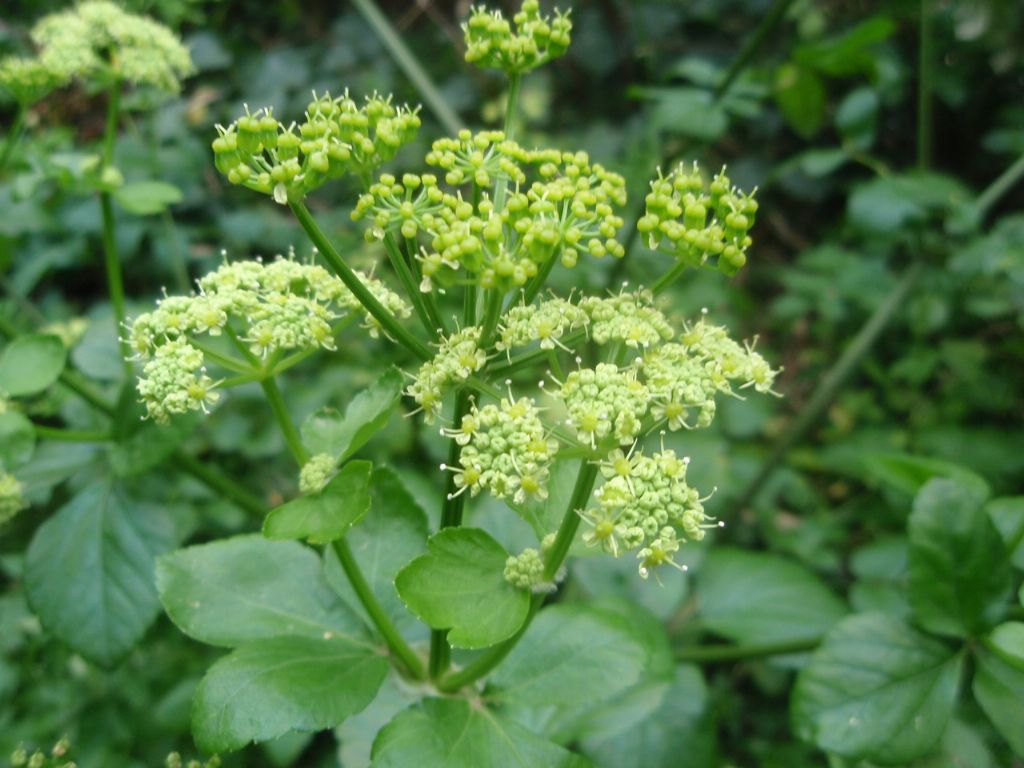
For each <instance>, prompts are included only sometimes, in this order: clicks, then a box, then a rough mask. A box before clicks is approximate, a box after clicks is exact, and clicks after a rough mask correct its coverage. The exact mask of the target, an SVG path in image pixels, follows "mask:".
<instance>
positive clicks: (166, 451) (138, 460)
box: [109, 414, 201, 477]
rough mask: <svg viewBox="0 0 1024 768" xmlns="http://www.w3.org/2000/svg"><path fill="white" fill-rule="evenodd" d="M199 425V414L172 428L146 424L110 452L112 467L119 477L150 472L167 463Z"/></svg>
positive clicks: (173, 422) (176, 421)
mask: <svg viewBox="0 0 1024 768" xmlns="http://www.w3.org/2000/svg"><path fill="white" fill-rule="evenodd" d="M200 421H201V419H200V417H199V415H198V414H188V415H186V416H179V417H176V418H174V419H172V420H171V423H170V424H156V423H154V422H152V421H147V422H145V423H143V424H141V427H140V428H139V429H136V430H134V431H133V432H132V433H131V434H130V435H127V436H126V437H125V438H124V439H123V440H121V441H119V442H118V443H116V444H115V445H114V446H113V447H112V448H111V449H110V454H109V458H110V466H111V467H112V468H113V470H114V472H115V473H117V475H118V476H120V477H131V476H133V475H141V474H144V473H146V472H149V471H150V470H152V469H154V468H155V467H158V466H160V465H161V464H163V463H164V462H165V461H167V459H168V457H169V456H170V455H171V454H172V453H174V451H175V449H176V448H178V446H180V445H181V444H182V443H183V442H185V440H187V439H188V437H189V436H190V435H191V434H192V433H193V432H195V430H196V428H197V427H198V426H199V422H200Z"/></svg>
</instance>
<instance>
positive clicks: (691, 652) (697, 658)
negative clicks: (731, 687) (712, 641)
mask: <svg viewBox="0 0 1024 768" xmlns="http://www.w3.org/2000/svg"><path fill="white" fill-rule="evenodd" d="M820 644H821V638H820V637H819V638H813V639H810V640H788V641H783V642H778V643H751V644H750V645H698V646H696V647H691V648H676V649H674V650H673V655H674V656H675V658H676V661H683V662H696V663H711V662H716V661H742V660H745V659H761V658H764V657H766V656H784V655H786V654H790V653H805V652H806V651H813V650H814V649H815V648H817V647H818V646H819V645H820Z"/></svg>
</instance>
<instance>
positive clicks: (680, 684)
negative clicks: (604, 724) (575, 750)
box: [582, 664, 718, 768]
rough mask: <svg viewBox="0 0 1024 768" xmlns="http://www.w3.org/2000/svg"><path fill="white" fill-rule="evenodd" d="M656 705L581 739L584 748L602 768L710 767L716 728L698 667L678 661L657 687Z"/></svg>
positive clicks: (713, 764)
mask: <svg viewBox="0 0 1024 768" xmlns="http://www.w3.org/2000/svg"><path fill="white" fill-rule="evenodd" d="M660 694H661V697H660V702H659V704H658V706H657V707H656V708H655V709H654V710H653V711H651V712H650V713H649V714H648V715H647V716H646V717H644V718H642V719H641V720H639V721H637V722H635V723H631V724H630V725H629V727H627V728H623V729H620V730H618V731H617V732H615V733H613V734H611V735H607V734H602V735H595V736H592V737H588V738H585V739H584V740H583V745H582V746H583V752H584V753H585V754H586V755H587V756H589V757H590V758H591V759H592V760H594V762H595V763H597V764H598V765H601V766H605V768H714V766H716V765H718V762H717V758H716V754H715V753H716V751H717V750H716V745H715V728H714V724H713V722H712V711H711V708H710V706H709V704H710V701H709V699H710V697H709V695H708V688H707V685H706V684H705V682H704V676H703V675H702V674H701V672H700V669H699V668H698V667H696V666H693V665H688V664H687V665H682V666H680V667H678V668H677V669H676V670H675V671H674V678H673V681H672V683H671V684H669V685H663V686H660Z"/></svg>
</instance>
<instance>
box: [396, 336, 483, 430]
mask: <svg viewBox="0 0 1024 768" xmlns="http://www.w3.org/2000/svg"><path fill="white" fill-rule="evenodd" d="M480 333H481V328H480V327H479V326H477V325H471V326H469V327H468V328H463V329H462V330H461V331H456V332H455V333H453V334H452V335H451V336H449V337H448V338H446V339H443V340H442V341H441V343H440V345H439V347H438V351H437V354H436V355H434V357H433V358H431V359H430V360H427V361H426V362H425V363H423V365H421V366H420V368H419V370H418V371H417V372H416V376H415V377H414V378H413V382H412V384H410V385H409V386H408V388H407V389H406V394H407V395H409V397H411V398H412V399H413V400H415V401H416V402H417V403H418V404H419V406H420V410H422V411H423V417H424V418H425V419H426V421H427V423H428V424H432V423H433V422H434V419H435V418H436V417H437V414H438V413H440V411H441V405H442V402H443V398H444V395H445V393H446V392H448V391H449V390H450V389H451V388H452V387H453V386H454V385H456V384H458V383H460V382H463V381H465V380H466V379H468V378H469V377H470V376H472V375H473V374H474V373H476V372H477V371H479V370H480V369H481V368H483V367H484V364H485V363H486V362H487V354H486V353H485V352H484V351H483V350H482V349H480V348H479V346H478V345H479V343H480Z"/></svg>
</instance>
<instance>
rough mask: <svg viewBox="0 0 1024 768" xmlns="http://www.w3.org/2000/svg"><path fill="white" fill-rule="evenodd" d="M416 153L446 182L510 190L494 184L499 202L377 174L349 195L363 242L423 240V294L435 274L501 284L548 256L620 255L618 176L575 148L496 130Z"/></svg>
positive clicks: (547, 264) (531, 271)
mask: <svg viewBox="0 0 1024 768" xmlns="http://www.w3.org/2000/svg"><path fill="white" fill-rule="evenodd" d="M426 159H427V162H428V163H429V164H431V165H434V166H436V167H438V168H439V169H440V170H442V171H444V178H445V183H446V184H448V185H449V186H452V187H460V186H462V185H465V184H470V183H471V184H474V185H475V187H476V188H477V190H478V191H479V189H480V188H481V187H483V186H486V185H487V184H490V183H498V184H506V185H507V184H511V185H512V187H511V190H509V191H508V195H507V198H506V197H505V188H501V197H502V201H503V205H502V207H501V208H500V209H499V207H498V205H496V203H497V202H498V200H497V196H496V197H495V199H494V200H492V199H491V197H490V195H489V194H488V193H486V192H483V193H480V194H478V195H474V198H477V202H476V203H473V202H470V201H468V200H466V199H464V198H463V195H462V190H459V189H456V190H455V191H453V192H445V191H443V190H441V189H439V187H438V179H437V177H436V176H434V175H432V174H428V175H424V176H413V175H406V176H404V177H403V178H402V181H401V183H399V182H398V181H397V180H396V179H395V177H394V176H391V175H390V174H385V175H383V176H381V178H380V180H379V182H378V183H376V184H374V185H373V186H371V188H370V189H369V191H368V192H367V194H365V195H364V196H363V197H362V198H361V199H360V200H359V203H358V204H357V206H356V208H355V210H354V211H353V213H352V217H353V219H356V220H360V219H370V220H372V222H373V227H372V228H371V229H370V230H369V232H368V236H369V237H370V238H371V239H380V238H383V237H384V236H385V233H387V232H400V233H401V234H402V235H403V236H404V237H406V238H408V239H412V238H414V237H417V236H418V235H419V234H421V233H422V234H423V235H425V236H426V237H427V239H428V240H429V245H428V246H427V247H423V248H421V249H420V252H419V253H418V254H417V259H418V260H419V262H420V271H421V273H422V277H423V282H422V284H421V289H422V290H424V291H430V290H432V289H433V285H434V282H435V281H440V282H441V284H442V285H447V284H450V283H454V282H456V281H457V280H458V276H457V274H456V273H457V272H458V271H459V270H465V271H466V272H468V273H469V274H470V276H471V278H472V279H473V280H474V282H476V283H478V284H479V285H481V286H482V287H484V288H494V287H498V288H502V289H504V290H508V289H510V288H512V287H517V286H523V285H525V284H526V283H527V282H528V281H529V280H530V279H531V278H533V277H535V276H536V275H537V274H538V272H540V271H541V270H545V271H546V270H548V269H550V268H551V266H552V264H553V262H554V260H555V259H559V260H560V261H561V263H562V264H563V265H564V266H566V267H570V268H571V267H573V266H575V264H576V262H577V260H578V258H579V253H580V252H581V251H583V252H587V253H590V254H591V255H593V256H595V257H598V258H600V257H602V256H604V255H606V254H611V255H613V256H616V257H620V258H621V257H622V256H623V255H625V249H624V248H623V246H622V244H621V243H619V241H618V240H617V239H616V235H617V234H618V231H619V229H620V228H621V227H622V224H623V220H622V217H621V216H619V214H618V211H619V210H621V208H622V207H623V206H624V205H625V203H626V189H625V181H624V180H623V178H622V177H621V176H619V175H618V174H616V173H612V172H610V171H608V170H606V169H605V168H604V167H603V166H601V165H600V164H598V163H592V162H591V161H590V158H589V156H588V155H587V154H586V153H585V152H576V153H571V152H560V151H558V150H553V149H549V150H526V149H523V148H522V147H520V146H519V145H518V144H516V143H515V142H513V141H508V140H506V139H505V138H504V134H502V133H501V132H497V131H487V132H483V133H478V134H473V133H471V132H470V131H462V132H460V133H459V135H458V137H456V138H453V139H441V140H439V141H437V142H435V143H434V146H433V149H432V150H431V152H430V153H429V154H428V155H427V158H426ZM531 177H533V181H532V182H531V181H530V178H531ZM445 270H448V272H447V273H446V272H445Z"/></svg>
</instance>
